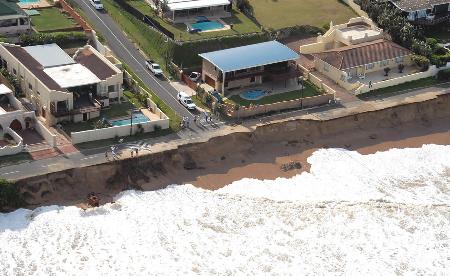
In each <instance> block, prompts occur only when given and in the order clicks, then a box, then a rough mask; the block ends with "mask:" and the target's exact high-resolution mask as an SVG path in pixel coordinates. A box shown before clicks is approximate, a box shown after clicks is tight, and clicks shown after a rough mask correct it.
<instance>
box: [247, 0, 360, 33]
mask: <svg viewBox="0 0 450 276" xmlns="http://www.w3.org/2000/svg"><path fill="white" fill-rule="evenodd" d="M249 2H250V4H251V5H252V7H253V14H254V16H255V18H256V20H258V22H259V23H260V24H261V25H263V26H264V27H266V28H273V29H280V28H284V27H291V26H295V25H311V26H316V27H322V26H323V25H325V24H329V23H330V21H333V23H334V24H340V23H344V22H347V20H348V19H349V18H351V17H355V16H357V15H356V14H355V13H354V12H353V10H352V9H351V8H350V7H348V6H347V5H345V4H343V3H342V2H340V1H338V0H249Z"/></svg>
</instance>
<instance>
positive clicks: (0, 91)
mask: <svg viewBox="0 0 450 276" xmlns="http://www.w3.org/2000/svg"><path fill="white" fill-rule="evenodd" d="M9 93H12V90H11V89H9V87H8V86H6V85H4V84H3V83H0V95H4V94H9Z"/></svg>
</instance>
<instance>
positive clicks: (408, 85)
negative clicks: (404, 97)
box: [358, 77, 441, 99]
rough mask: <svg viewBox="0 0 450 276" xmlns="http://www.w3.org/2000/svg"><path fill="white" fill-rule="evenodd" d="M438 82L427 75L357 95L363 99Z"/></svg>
mask: <svg viewBox="0 0 450 276" xmlns="http://www.w3.org/2000/svg"><path fill="white" fill-rule="evenodd" d="M439 83H441V81H439V80H438V79H436V78H434V77H429V78H424V79H420V80H415V81H410V82H405V83H402V84H399V85H394V86H389V87H386V88H381V89H376V90H372V91H370V92H367V93H364V94H361V95H358V97H359V98H361V99H364V98H369V97H373V96H378V95H382V94H388V93H393V92H399V91H407V90H410V89H414V88H421V87H428V86H432V85H435V84H439Z"/></svg>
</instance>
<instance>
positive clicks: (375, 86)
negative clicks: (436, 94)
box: [355, 65, 449, 95]
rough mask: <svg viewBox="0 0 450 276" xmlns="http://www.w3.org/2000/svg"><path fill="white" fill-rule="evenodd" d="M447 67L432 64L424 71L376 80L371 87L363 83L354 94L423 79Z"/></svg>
mask: <svg viewBox="0 0 450 276" xmlns="http://www.w3.org/2000/svg"><path fill="white" fill-rule="evenodd" d="M447 68H449V67H448V66H446V67H440V68H437V67H436V66H435V65H432V66H430V68H429V69H428V70H427V71H425V72H419V73H415V74H411V75H407V76H404V77H399V78H394V79H389V80H385V81H380V82H376V83H374V84H372V88H369V86H368V85H366V84H364V85H362V86H361V87H359V88H358V89H356V90H355V95H359V94H363V93H367V92H370V91H372V90H377V89H381V88H386V87H389V86H394V85H399V84H402V83H405V82H410V81H415V80H419V79H423V78H428V77H433V76H436V75H437V73H438V72H439V71H440V70H443V69H447Z"/></svg>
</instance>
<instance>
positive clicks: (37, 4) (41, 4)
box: [17, 0, 53, 10]
mask: <svg viewBox="0 0 450 276" xmlns="http://www.w3.org/2000/svg"><path fill="white" fill-rule="evenodd" d="M17 4H18V5H19V6H20V7H21V8H22V9H26V10H30V9H40V8H49V7H53V5H52V4H50V3H49V2H47V1H45V0H39V1H36V2H32V3H21V2H19V3H17Z"/></svg>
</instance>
